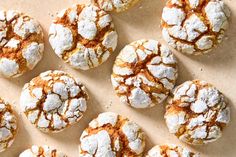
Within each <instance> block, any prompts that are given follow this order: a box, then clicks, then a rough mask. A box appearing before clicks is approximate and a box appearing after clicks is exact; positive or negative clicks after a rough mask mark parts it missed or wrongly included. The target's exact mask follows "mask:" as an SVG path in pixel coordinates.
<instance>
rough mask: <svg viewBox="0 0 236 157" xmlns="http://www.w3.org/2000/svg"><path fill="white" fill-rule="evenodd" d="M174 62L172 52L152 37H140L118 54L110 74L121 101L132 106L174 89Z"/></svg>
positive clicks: (156, 99) (151, 103)
mask: <svg viewBox="0 0 236 157" xmlns="http://www.w3.org/2000/svg"><path fill="white" fill-rule="evenodd" d="M176 78H177V62H176V59H175V57H174V55H173V53H172V52H171V51H170V50H169V49H168V48H167V47H166V46H164V45H161V44H160V43H159V42H158V41H155V40H139V41H135V42H133V43H131V44H129V45H127V46H125V47H124V48H123V49H122V50H121V52H120V54H119V55H118V56H117V58H116V61H115V64H114V66H113V74H112V75H111V81H112V85H113V87H114V89H115V91H116V93H117V95H118V96H119V97H120V99H121V101H122V102H124V103H125V104H128V105H130V106H132V107H135V108H148V107H152V106H154V105H156V104H160V103H162V102H163V101H164V100H165V98H166V97H167V96H168V94H169V92H170V91H171V90H172V89H173V87H174V84H175V81H176Z"/></svg>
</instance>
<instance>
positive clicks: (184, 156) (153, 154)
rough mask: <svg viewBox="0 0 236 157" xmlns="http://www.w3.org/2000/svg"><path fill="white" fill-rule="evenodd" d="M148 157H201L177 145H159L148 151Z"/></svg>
mask: <svg viewBox="0 0 236 157" xmlns="http://www.w3.org/2000/svg"><path fill="white" fill-rule="evenodd" d="M146 157H200V156H199V154H196V153H193V152H191V151H189V150H188V149H186V148H183V147H180V146H176V145H161V146H159V145H157V146H155V147H153V148H152V149H150V150H149V151H148V154H147V155H146Z"/></svg>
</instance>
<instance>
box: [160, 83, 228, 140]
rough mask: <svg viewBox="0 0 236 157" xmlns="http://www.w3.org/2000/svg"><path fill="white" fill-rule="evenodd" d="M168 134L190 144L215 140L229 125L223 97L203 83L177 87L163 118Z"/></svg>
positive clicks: (209, 85) (185, 84) (210, 86)
mask: <svg viewBox="0 0 236 157" xmlns="http://www.w3.org/2000/svg"><path fill="white" fill-rule="evenodd" d="M165 119H166V124H167V126H168V129H169V131H170V133H173V134H175V135H176V136H177V137H178V138H179V139H181V140H182V141H184V142H187V143H189V144H204V143H209V142H213V141H215V140H217V139H218V138H219V137H221V135H222V130H223V128H224V126H225V125H226V124H228V123H229V121H230V110H229V107H227V105H226V103H225V100H224V96H223V94H222V93H220V91H219V90H217V89H216V88H215V87H213V86H212V85H211V84H208V83H206V82H204V81H199V80H194V81H187V82H185V83H183V84H182V85H180V86H178V87H176V89H175V90H174V92H173V97H171V98H170V100H169V103H168V105H167V110H166V114H165Z"/></svg>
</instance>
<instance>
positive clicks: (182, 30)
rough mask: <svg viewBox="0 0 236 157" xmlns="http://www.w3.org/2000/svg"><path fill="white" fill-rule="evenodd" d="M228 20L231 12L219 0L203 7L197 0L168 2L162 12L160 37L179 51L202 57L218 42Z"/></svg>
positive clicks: (169, 0) (203, 4)
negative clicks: (201, 55)
mask: <svg viewBox="0 0 236 157" xmlns="http://www.w3.org/2000/svg"><path fill="white" fill-rule="evenodd" d="M203 10H204V12H203ZM187 15H190V16H187ZM229 17H230V11H229V9H228V7H227V6H226V5H225V4H224V2H223V1H222V0H217V1H215V0H209V1H207V2H206V4H205V3H203V1H200V0H189V1H180V0H168V2H167V5H166V6H165V7H164V9H163V12H162V34H163V37H164V39H165V40H166V41H167V42H168V44H169V45H170V46H172V47H174V48H175V49H177V50H178V51H181V52H183V53H187V54H194V55H199V54H205V53H207V52H209V51H210V50H211V49H213V48H214V47H215V46H217V45H218V44H219V43H220V42H221V39H222V36H223V35H224V33H225V31H226V29H227V26H228V23H229Z"/></svg>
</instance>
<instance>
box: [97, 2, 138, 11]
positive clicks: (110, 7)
mask: <svg viewBox="0 0 236 157" xmlns="http://www.w3.org/2000/svg"><path fill="white" fill-rule="evenodd" d="M138 1H139V0H93V2H94V3H95V4H97V5H98V6H99V7H100V8H101V9H103V10H105V11H116V12H121V11H125V10H128V9H129V8H131V7H132V6H133V5H134V4H136V3H137V2H138Z"/></svg>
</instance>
